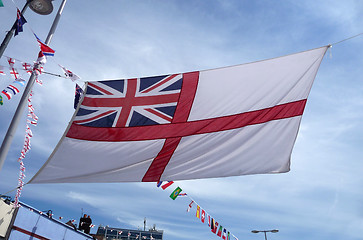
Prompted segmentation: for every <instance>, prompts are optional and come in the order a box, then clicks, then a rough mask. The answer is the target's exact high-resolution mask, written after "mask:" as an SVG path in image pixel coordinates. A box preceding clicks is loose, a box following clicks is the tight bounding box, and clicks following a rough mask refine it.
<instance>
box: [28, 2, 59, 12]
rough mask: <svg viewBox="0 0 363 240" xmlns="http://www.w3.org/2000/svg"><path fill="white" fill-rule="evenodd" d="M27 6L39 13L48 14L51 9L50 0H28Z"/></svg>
mask: <svg viewBox="0 0 363 240" xmlns="http://www.w3.org/2000/svg"><path fill="white" fill-rule="evenodd" d="M28 1H29V7H30V9H31V10H33V11H34V12H36V13H38V14H41V15H48V14H50V13H51V12H52V11H53V4H52V0H28Z"/></svg>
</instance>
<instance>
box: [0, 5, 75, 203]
mask: <svg viewBox="0 0 363 240" xmlns="http://www.w3.org/2000/svg"><path fill="white" fill-rule="evenodd" d="M26 22H27V21H26V20H25V18H24V17H23V16H22V14H21V12H20V11H19V9H18V8H17V20H16V31H15V36H16V35H18V33H19V32H22V31H23V25H24V24H25V23H26ZM31 30H32V29H31ZM32 32H33V34H34V36H35V38H36V40H37V42H38V44H39V47H40V52H39V54H38V58H37V61H36V62H34V64H30V63H28V62H23V61H19V62H20V63H21V66H22V68H21V71H25V72H26V73H27V74H29V75H31V74H35V82H36V83H37V84H39V85H43V82H42V81H41V80H40V79H38V76H39V75H41V74H42V73H43V67H44V65H45V63H46V62H47V59H46V56H54V53H55V51H54V50H53V49H52V48H50V47H49V46H47V45H46V44H45V43H44V42H43V41H42V40H41V39H40V38H39V37H38V36H37V35H36V34H35V33H34V31H33V30H32ZM7 62H8V64H9V67H8V69H9V73H10V75H12V76H13V78H14V82H13V84H10V85H8V86H7V87H6V88H5V89H3V90H2V91H1V94H3V95H4V96H5V97H6V98H7V99H8V100H10V99H11V98H12V97H13V95H16V94H17V93H19V92H20V90H19V89H20V87H23V86H24V85H25V80H24V79H22V78H21V77H20V74H19V72H18V68H16V67H15V62H16V60H15V58H12V57H7ZM58 65H59V64H58ZM59 67H60V68H61V69H62V70H63V71H64V73H65V77H66V78H70V79H71V80H72V81H75V80H78V79H79V77H78V76H77V75H75V74H73V73H72V72H71V71H70V70H68V69H66V68H65V67H63V66H61V65H59ZM4 69H6V67H4V66H0V75H6V74H5V71H4ZM76 87H77V86H76ZM76 89H77V88H76ZM76 92H77V90H76ZM32 96H33V92H32V91H31V92H30V94H29V97H28V115H27V123H26V130H25V137H24V145H23V149H22V150H21V152H20V157H19V159H18V162H19V164H20V172H19V179H18V187H17V192H16V194H15V199H14V207H19V206H20V204H19V198H20V195H21V191H22V189H23V186H24V179H25V165H24V162H23V160H24V158H25V155H26V154H27V152H28V151H29V150H30V146H31V144H30V140H31V138H32V137H33V133H32V131H31V129H30V127H29V125H34V126H36V125H37V121H38V117H37V116H36V114H35V113H34V107H33V105H32ZM3 99H4V98H3V96H2V95H0V105H3V103H4V102H3Z"/></svg>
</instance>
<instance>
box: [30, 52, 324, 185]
mask: <svg viewBox="0 0 363 240" xmlns="http://www.w3.org/2000/svg"><path fill="white" fill-rule="evenodd" d="M327 48H328V47H327V46H325V47H321V48H318V49H313V50H309V51H305V52H300V53H296V54H292V55H287V56H283V57H278V58H274V59H269V60H264V61H259V62H254V63H248V64H242V65H237V66H232V67H224V68H218V69H212V70H205V71H196V72H188V73H181V74H171V75H166V76H157V77H145V78H137V79H121V80H112V81H98V82H88V83H87V85H86V89H85V95H84V97H83V99H82V102H81V103H80V106H79V108H78V110H77V112H76V114H75V115H74V117H73V118H72V120H71V122H70V125H69V127H68V128H67V132H66V133H65V134H64V137H63V138H62V139H61V140H60V142H59V143H58V145H57V147H56V149H55V150H54V151H53V153H52V154H51V156H50V158H49V159H48V161H47V162H46V163H45V165H44V166H43V167H42V168H41V170H40V171H39V172H38V173H37V174H36V175H35V176H34V177H33V179H32V180H30V182H31V183H61V182H64V183H65V182H138V181H145V182H157V181H167V180H169V181H170V180H174V181H175V180H185V179H199V178H215V177H228V176H239V175H247V174H261V173H283V172H287V171H289V170H290V157H291V152H292V148H293V145H294V143H295V139H296V136H297V133H298V129H299V126H300V121H301V117H302V114H303V111H304V108H305V104H306V101H307V97H308V94H309V92H310V89H311V86H312V84H313V81H314V78H315V76H316V74H317V71H318V68H319V66H320V63H321V61H322V59H323V57H324V54H325V52H326V50H327ZM54 169H57V171H54Z"/></svg>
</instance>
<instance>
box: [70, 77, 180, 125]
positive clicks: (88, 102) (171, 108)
mask: <svg viewBox="0 0 363 240" xmlns="http://www.w3.org/2000/svg"><path fill="white" fill-rule="evenodd" d="M182 76H183V75H182V74H173V75H165V76H157V77H146V78H137V79H136V78H135V79H123V80H111V81H99V82H93V83H92V82H89V83H88V86H87V90H86V94H85V96H84V99H83V101H82V104H81V106H80V108H79V111H78V113H77V116H76V117H75V119H74V123H75V124H79V125H83V126H88V127H136V126H148V125H157V124H168V123H171V121H172V119H173V117H174V113H175V109H176V106H177V103H178V99H179V95H180V90H181V87H182V82H183V78H182Z"/></svg>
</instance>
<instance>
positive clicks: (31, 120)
mask: <svg viewBox="0 0 363 240" xmlns="http://www.w3.org/2000/svg"><path fill="white" fill-rule="evenodd" d="M32 97H33V91H32V92H30V94H29V97H28V115H27V123H26V128H25V137H24V145H23V149H22V150H21V152H20V157H19V158H18V162H19V164H20V173H19V179H18V188H17V191H16V194H15V199H14V207H19V206H20V205H19V198H20V195H21V191H22V189H23V186H24V178H25V165H24V162H23V159H24V158H25V155H26V154H27V153H28V151H29V150H30V149H31V148H30V146H31V144H30V140H31V138H32V137H33V132H32V130H31V129H30V127H29V124H30V125H33V126H36V125H37V123H38V117H37V115H36V114H35V113H34V106H33V104H32Z"/></svg>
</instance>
